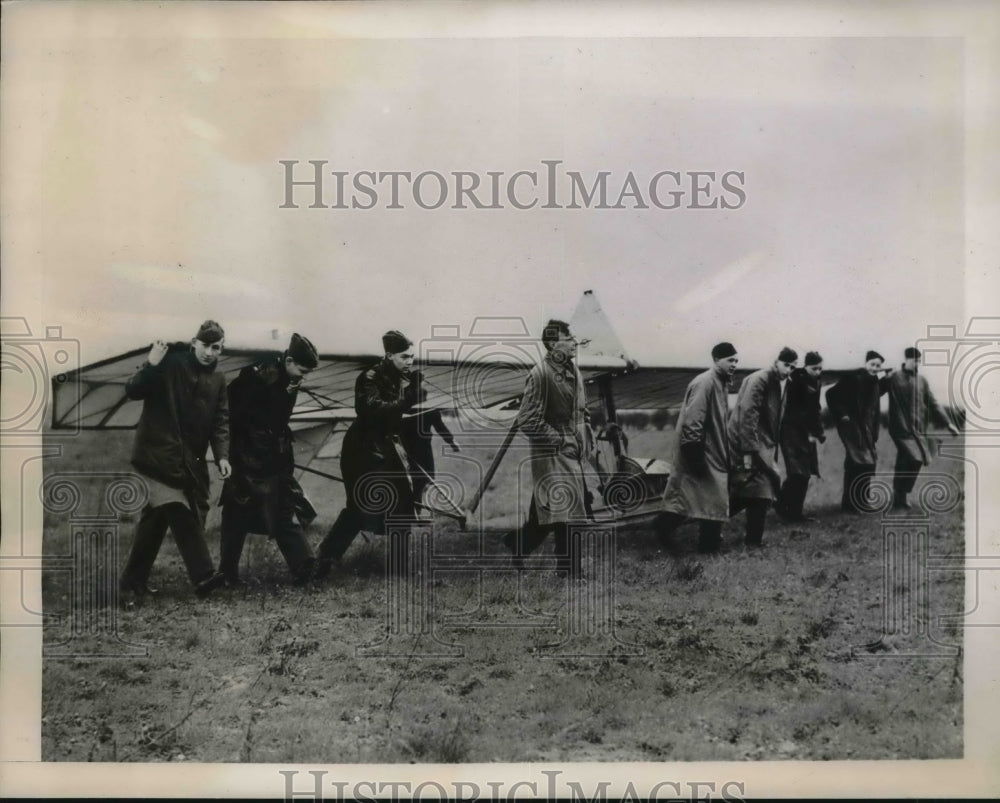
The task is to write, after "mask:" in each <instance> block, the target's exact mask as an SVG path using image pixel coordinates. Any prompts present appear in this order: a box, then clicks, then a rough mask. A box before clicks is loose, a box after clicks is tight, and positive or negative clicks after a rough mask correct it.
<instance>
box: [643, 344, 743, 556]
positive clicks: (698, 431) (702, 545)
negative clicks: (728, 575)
mask: <svg viewBox="0 0 1000 803" xmlns="http://www.w3.org/2000/svg"><path fill="white" fill-rule="evenodd" d="M712 359H713V360H714V361H715V365H714V366H713V367H712V368H709V369H708V370H707V371H705V372H704V373H701V374H698V376H696V377H695V378H694V379H692V380H691V383H690V384H689V385H688V387H687V391H686V392H685V394H684V403H683V405H682V406H681V412H680V416H679V417H678V419H677V449H676V453H675V457H674V465H673V471H672V472H671V473H670V478H669V479H668V480H667V488H666V490H665V491H664V493H663V509H664V512H663V513H662V514H660V516H659V517H658V518H657V520H656V525H655V526H656V529H657V534H658V535H659V538H660V540H661V541H662V542H663V543H664V545H666V546H670V543H671V539H672V536H673V534H674V531H675V530H676V529H677V528H678V527H680V526H681V524H683V523H684V522H685V521H687V520H688V519H695V520H697V521H699V533H698V549H699V551H701V552H715V551H716V550H718V548H719V546H720V545H721V543H722V525H723V523H724V522H725V521H726V520H727V519H728V518H729V469H730V463H731V460H730V452H729V436H728V433H727V429H726V416H727V415H728V413H729V406H728V399H729V382H730V380H731V379H732V376H733V374H734V373H735V371H736V366H737V365H738V364H739V361H740V358H739V355H738V354H737V352H736V348H735V347H734V346H733V344H732V343H719V344H718V345H716V346H715V347H714V348H713V349H712Z"/></svg>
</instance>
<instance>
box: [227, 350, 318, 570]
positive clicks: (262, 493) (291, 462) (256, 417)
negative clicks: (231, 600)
mask: <svg viewBox="0 0 1000 803" xmlns="http://www.w3.org/2000/svg"><path fill="white" fill-rule="evenodd" d="M318 364H319V359H318V355H317V353H316V349H315V347H314V346H313V344H312V343H311V342H309V340H308V339H307V338H304V337H302V336H301V335H299V334H298V333H296V334H293V335H292V339H291V342H290V343H289V344H288V348H287V349H286V350H285V353H284V354H282V355H281V356H280V357H272V358H271V359H268V360H264V361H263V362H259V363H257V364H256V365H248V366H247V367H246V368H244V369H243V370H242V371H240V373H239V376H237V377H236V379H234V380H233V381H232V382H230V383H229V422H230V428H231V430H232V444H231V448H230V452H231V455H232V464H233V474H232V476H231V477H230V478H229V479H227V480H226V484H225V486H224V487H223V490H222V536H221V542H220V553H221V554H220V559H219V571H221V572H222V573H223V574H224V575H225V576H226V582H227V584H229V585H237V584H238V583H239V565H240V556H241V555H242V554H243V544H244V542H245V541H246V537H247V533H248V532H259V533H266V534H268V535H270V536H271V537H272V538H273V539H274V540H275V542H276V543H277V545H278V549H280V550H281V554H282V555H284V558H285V562H286V563H287V564H288V568H289V569H290V570H291V572H292V576H293V577H294V578H295V580H296V581H297V582H304V581H305V580H307V579H309V577H310V576H311V575H312V571H313V556H312V551H311V550H310V549H309V544H308V543H307V542H306V539H305V535H304V534H303V532H302V525H301V524H300V523H299V522H298V521H296V506H297V503H298V502H300V501H302V500H304V496H303V495H302V489H301V488H300V487H299V484H298V482H296V480H295V476H294V473H293V472H294V468H295V456H294V453H293V451H292V431H291V429H290V428H289V426H288V421H289V418H290V417H291V415H292V409H293V408H294V407H295V401H296V399H297V397H298V392H299V386H300V385H301V384H302V379H303V378H304V377H305V376H306V375H308V374H309V372H310V371H312V370H313V369H314V368H315V367H316V366H317V365H318Z"/></svg>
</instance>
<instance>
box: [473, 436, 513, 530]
mask: <svg viewBox="0 0 1000 803" xmlns="http://www.w3.org/2000/svg"><path fill="white" fill-rule="evenodd" d="M516 433H517V421H516V420H515V421H514V423H513V424H511V425H510V429H509V430H507V435H506V436H505V437H504V439H503V443H501V444H500V448H499V449H498V450H497V453H496V455H495V456H494V457H493V462H492V463H490V467H489V468H488V469H487V470H486V476H484V477H483V482H482V484H481V485H480V486H479V488H477V489H476V493H475V494H474V495H473V497H472V501H471V502H470V503H469V507H468V509H467V510H466V511H465V520H466V522H467V521H468V519H469V518H471V516H472V514H473V513H475V512H476V508H477V507H479V502H480V501H481V500H482V498H483V494H484V493H485V492H486V486H487V485H489V484H490V482H492V481H493V475H494V474H496V473H497V469H498V468H500V461H501V460H503V456H504V455H505V454H507V450H508V449H509V448H510V444H511V441H513V440H514V435H515V434H516Z"/></svg>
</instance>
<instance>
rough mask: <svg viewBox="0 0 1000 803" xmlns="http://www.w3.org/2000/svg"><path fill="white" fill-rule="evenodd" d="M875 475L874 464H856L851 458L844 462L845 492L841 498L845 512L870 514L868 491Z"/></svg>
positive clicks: (841, 504)
mask: <svg viewBox="0 0 1000 803" xmlns="http://www.w3.org/2000/svg"><path fill="white" fill-rule="evenodd" d="M874 475H875V466H874V465H873V464H871V463H855V462H854V461H853V460H851V459H850V458H849V457H848V458H847V459H845V460H844V492H843V494H842V495H841V497H840V506H841V508H842V509H843V510H846V511H848V512H852V513H868V512H870V508H871V502H870V500H869V495H868V489H869V486H870V485H871V479H872V477H873V476H874Z"/></svg>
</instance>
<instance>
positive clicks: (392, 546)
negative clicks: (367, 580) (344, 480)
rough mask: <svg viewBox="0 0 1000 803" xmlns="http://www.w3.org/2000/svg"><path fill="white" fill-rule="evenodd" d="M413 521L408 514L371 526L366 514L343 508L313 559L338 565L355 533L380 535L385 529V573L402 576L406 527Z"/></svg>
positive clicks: (407, 531) (382, 519) (352, 508)
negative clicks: (363, 532)
mask: <svg viewBox="0 0 1000 803" xmlns="http://www.w3.org/2000/svg"><path fill="white" fill-rule="evenodd" d="M413 520H414V519H413V515H412V513H411V514H410V515H409V516H400V517H395V518H388V519H384V518H380V519H379V521H378V522H374V521H373V520H372V516H371V515H370V514H365V513H362V512H361V511H359V510H357V509H356V508H354V507H352V506H348V507H345V508H344V509H343V510H342V511H340V515H339V516H337V520H336V521H335V522H334V523H333V526H332V527H331V528H330V531H329V532H328V533H327V534H326V537H325V538H323V540H322V541H321V542H320V545H319V548H318V549H317V551H316V557H317V559H318V560H320V561H334V562H336V561H339V560H340V559H341V558H342V557H343V556H344V553H345V552H347V550H348V548H349V547H350V546H351V544H352V543H353V542H354V539H355V538H357V537H358V533H360V532H361V531H362V530H363V529H365V528H366V527H367V528H370V529H373V530H378V531H381V532H385V531H386V530H387V529H388V531H389V533H388V534H389V536H390V537H389V549H388V561H389V572H390V573H392V574H402V573H404V572H405V570H406V565H407V564H406V556H407V552H408V549H409V538H410V531H409V527H410V526H411V525H412V523H413Z"/></svg>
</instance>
